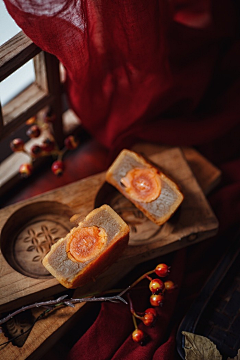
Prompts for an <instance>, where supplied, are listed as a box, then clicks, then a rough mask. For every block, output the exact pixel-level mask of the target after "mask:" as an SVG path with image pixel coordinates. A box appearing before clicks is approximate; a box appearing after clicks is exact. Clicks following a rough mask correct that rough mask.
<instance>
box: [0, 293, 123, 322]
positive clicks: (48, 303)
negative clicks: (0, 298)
mask: <svg viewBox="0 0 240 360" xmlns="http://www.w3.org/2000/svg"><path fill="white" fill-rule="evenodd" d="M127 290H128V288H127V289H125V290H123V291H122V292H121V293H120V294H118V295H114V296H107V297H94V296H93V297H85V298H79V299H72V298H71V299H66V298H67V297H68V295H63V296H60V297H59V298H57V299H55V300H48V301H42V302H37V303H34V304H30V305H26V306H23V307H22V308H20V309H18V310H15V311H14V312H12V313H11V314H9V315H7V316H6V317H4V318H3V319H1V320H0V325H2V324H4V323H6V322H7V321H8V320H10V319H11V318H13V317H14V316H16V315H18V314H20V313H21V312H23V311H26V310H29V309H33V308H38V307H48V308H53V307H55V306H58V305H66V306H70V307H74V304H76V303H82V302H93V301H110V302H119V301H121V302H123V303H124V304H127V301H126V300H124V299H123V298H122V295H123V294H125V292H126V291H127Z"/></svg>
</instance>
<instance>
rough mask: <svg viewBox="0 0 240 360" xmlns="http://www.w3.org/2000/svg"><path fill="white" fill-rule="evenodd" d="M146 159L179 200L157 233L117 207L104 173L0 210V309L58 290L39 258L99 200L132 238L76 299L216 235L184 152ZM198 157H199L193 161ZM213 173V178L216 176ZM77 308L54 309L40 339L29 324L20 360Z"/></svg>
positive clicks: (117, 198)
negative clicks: (176, 191) (115, 213)
mask: <svg viewBox="0 0 240 360" xmlns="http://www.w3.org/2000/svg"><path fill="white" fill-rule="evenodd" d="M184 153H185V152H184ZM149 158H150V160H151V161H153V162H154V163H155V164H157V165H158V166H160V167H161V168H162V169H163V171H164V172H166V173H167V174H169V175H170V176H171V177H172V178H173V179H174V180H175V181H176V182H177V183H178V184H179V185H180V187H181V189H182V191H183V193H184V195H185V199H184V202H183V204H182V205H181V208H180V209H179V210H178V211H177V213H176V214H175V215H174V216H173V217H172V219H171V220H170V221H169V222H168V223H167V224H165V225H163V226H162V227H158V228H156V226H155V225H154V224H153V223H151V222H150V221H148V220H147V219H146V218H145V217H142V216H141V215H140V214H139V212H138V211H136V209H135V208H133V207H132V205H131V208H130V210H128V211H127V212H126V211H125V212H123V211H122V208H123V207H124V208H125V207H126V200H125V198H123V197H122V196H120V195H119V194H118V193H117V192H116V191H115V190H114V189H113V188H111V187H109V185H107V184H106V183H105V173H101V174H98V175H95V176H91V177H89V178H86V179H84V180H80V181H77V182H75V183H72V184H70V185H67V186H65V187H62V188H59V189H56V190H54V191H51V192H48V193H45V194H42V195H40V196H37V197H34V198H32V199H29V200H27V201H23V202H20V203H17V204H14V205H12V206H9V207H7V208H5V209H2V210H1V211H0V215H1V216H0V230H1V253H0V268H1V277H0V289H1V293H0V312H7V311H10V310H12V309H14V308H16V307H17V308H19V307H20V306H22V305H23V304H24V305H26V304H27V303H32V302H35V301H41V300H43V299H44V298H47V297H49V296H51V295H54V294H57V293H60V292H62V291H63V290H65V289H64V288H63V287H62V285H60V284H59V283H58V282H57V281H56V280H55V279H54V278H53V277H51V276H50V275H49V274H48V273H46V272H45V269H44V268H43V267H42V264H41V259H42V257H43V256H44V254H45V253H46V251H48V249H49V246H50V244H51V243H52V242H54V241H56V240H57V238H58V237H60V236H63V235H64V232H67V231H68V230H69V228H70V227H71V226H72V225H71V224H70V223H69V218H70V216H71V215H72V214H74V213H78V214H80V215H81V216H82V217H85V215H86V214H87V213H89V212H90V211H91V210H92V209H93V208H94V207H95V206H99V205H101V204H102V203H103V202H106V203H109V204H110V205H111V206H113V207H114V208H115V209H116V210H117V211H120V212H121V214H122V215H123V217H125V218H126V220H127V221H128V222H129V224H130V227H131V233H130V239H131V240H130V243H129V246H128V248H127V249H126V251H125V252H124V254H123V255H122V256H121V258H119V260H118V261H117V262H116V263H115V264H113V265H112V266H111V267H110V268H109V269H108V270H107V271H105V272H104V273H103V274H101V275H100V276H99V277H98V278H97V279H96V280H95V282H94V283H89V284H87V285H86V286H84V287H82V288H80V289H77V291H76V293H77V297H79V296H83V295H84V294H88V293H91V292H92V291H93V289H94V292H95V291H102V290H106V289H109V288H111V287H112V286H114V284H115V283H116V282H117V281H119V280H120V279H121V278H122V277H124V276H125V275H126V274H127V273H128V272H129V271H130V270H131V269H133V268H134V267H135V266H136V265H137V264H139V263H141V262H143V261H146V260H149V259H152V258H155V257H157V256H159V255H163V254H166V253H169V252H171V251H174V250H177V249H181V248H182V247H185V246H188V245H191V244H192V243H193V242H194V243H196V242H199V241H202V240H204V239H207V238H208V237H210V236H213V235H214V234H215V233H216V232H217V229H218V221H217V219H216V217H215V215H214V213H213V211H212V209H211V207H210V206H209V204H208V201H207V200H206V197H205V195H204V193H203V191H202V189H201V187H200V186H199V184H198V182H197V180H196V178H195V176H194V175H193V172H192V171H191V169H190V167H189V165H188V162H187V161H186V158H185V156H184V154H183V152H182V151H181V150H180V149H178V148H173V149H169V150H166V151H164V152H161V153H156V154H153V155H151V156H150V157H149ZM200 159H201V160H203V159H204V158H202V157H201V156H200ZM203 163H204V161H203ZM205 165H208V166H209V163H208V162H207V161H206V162H205ZM210 168H211V170H212V169H213V168H214V167H211V166H210ZM218 176H219V173H217V176H216V177H218ZM206 189H207V187H206ZM128 205H129V204H128ZM80 307H82V304H79V305H77V306H75V308H74V309H69V308H67V309H62V310H59V312H58V313H57V314H56V318H55V321H54V323H55V325H53V323H52V320H51V318H49V319H46V320H44V331H43V328H42V327H41V325H40V328H41V336H40V334H39V333H38V332H37V329H39V328H38V326H37V325H38V324H36V327H35V328H34V329H33V330H32V332H31V334H30V336H29V338H28V339H27V341H26V345H24V347H25V349H23V348H22V349H21V354H24V355H23V357H22V358H26V354H28V355H29V354H30V353H31V352H32V351H33V350H36V349H37V348H38V346H40V345H41V344H42V343H43V341H45V340H46V339H47V337H48V336H49V335H51V334H52V333H53V332H54V329H55V330H56V329H57V328H58V327H60V326H61V325H63V324H64V323H65V322H66V320H68V319H69V318H70V317H71V316H72V315H73V314H74V313H76V311H77V310H78V309H79V308H80ZM59 316H60V318H59ZM50 328H51V329H50ZM33 338H34V345H33V344H31V346H30V348H31V349H30V348H28V346H27V343H28V344H30V343H29V342H30V341H33ZM4 339H5V337H4V336H3V335H1V336H0V340H4ZM5 340H6V339H5ZM1 342H3V341H1ZM18 351H19V349H18ZM4 354H5V355H6V359H8V358H9V359H10V358H12V356H15V355H16V349H15V348H14V347H13V346H12V345H9V346H8V350H4ZM9 354H10V355H9ZM13 354H15V355H13ZM7 356H9V357H7Z"/></svg>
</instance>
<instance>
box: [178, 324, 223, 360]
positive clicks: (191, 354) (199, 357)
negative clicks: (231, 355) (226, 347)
mask: <svg viewBox="0 0 240 360" xmlns="http://www.w3.org/2000/svg"><path fill="white" fill-rule="evenodd" d="M182 334H183V335H184V336H185V346H184V350H185V359H186V360H222V356H221V354H220V352H219V351H218V349H217V348H216V345H215V344H214V343H213V342H212V341H210V340H209V339H208V338H206V337H204V336H201V335H196V334H192V333H189V332H186V331H182Z"/></svg>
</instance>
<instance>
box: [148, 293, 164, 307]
mask: <svg viewBox="0 0 240 360" xmlns="http://www.w3.org/2000/svg"><path fill="white" fill-rule="evenodd" d="M163 299H164V297H163V295H162V294H153V295H151V296H150V303H151V305H152V306H160V305H162V303H163Z"/></svg>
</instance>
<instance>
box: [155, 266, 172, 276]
mask: <svg viewBox="0 0 240 360" xmlns="http://www.w3.org/2000/svg"><path fill="white" fill-rule="evenodd" d="M169 272H170V268H169V267H168V266H167V265H166V264H158V265H157V266H156V268H155V273H156V274H157V275H158V276H160V277H165V276H167V275H168V273H169Z"/></svg>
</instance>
